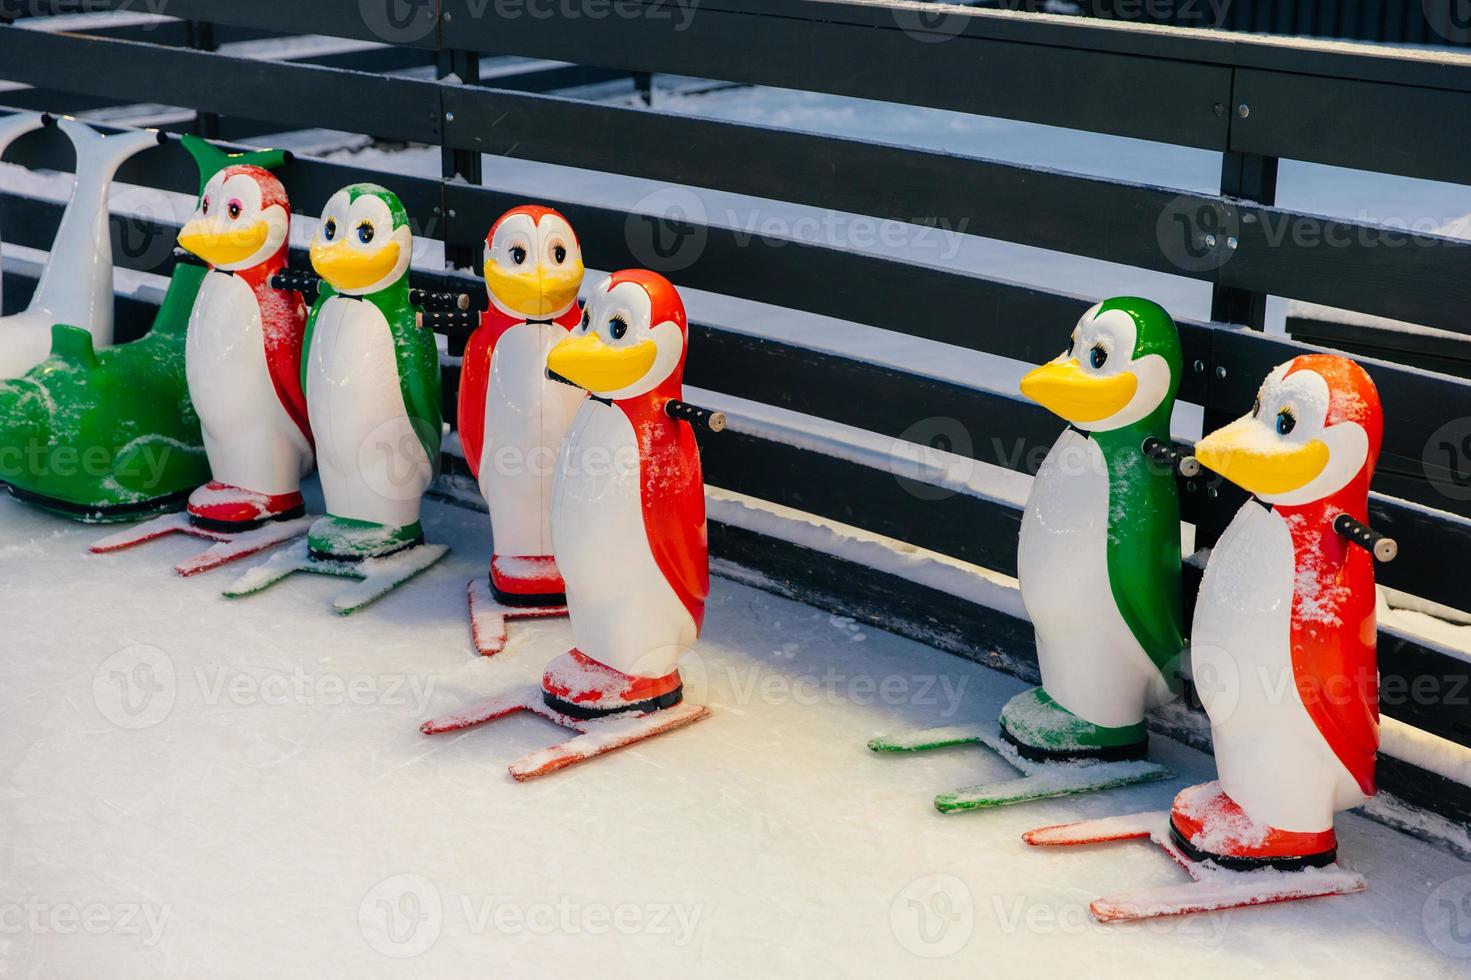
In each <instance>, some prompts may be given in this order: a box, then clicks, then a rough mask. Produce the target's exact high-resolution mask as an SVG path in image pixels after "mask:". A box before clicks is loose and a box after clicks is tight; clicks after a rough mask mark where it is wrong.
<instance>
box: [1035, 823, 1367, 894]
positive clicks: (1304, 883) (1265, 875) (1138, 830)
mask: <svg viewBox="0 0 1471 980" xmlns="http://www.w3.org/2000/svg"><path fill="white" fill-rule="evenodd" d="M1146 837H1147V838H1149V839H1150V840H1151V841H1152V842H1153V843H1154V844H1155V845H1157V846H1158V847H1159V848H1160V849H1161V850H1163V851H1164V852H1165V853H1166V854H1167V855H1169V857H1170V858H1171V860H1173V861H1174V862H1175V863H1176V864H1178V865H1179V866H1180V867H1181V868H1184V869H1185V872H1186V873H1187V874H1189V875H1190V878H1191V880H1190V881H1188V882H1182V883H1180V884H1176V885H1162V886H1160V887H1158V888H1148V889H1144V890H1141V891H1136V892H1124V893H1121V894H1118V895H1110V896H1106V897H1104V898H1100V899H1098V900H1096V901H1094V902H1093V903H1092V904H1091V905H1089V907H1088V908H1089V910H1090V911H1091V912H1092V913H1093V917H1094V918H1095V919H1097V920H1098V921H1099V922H1132V921H1138V920H1141V919H1156V918H1161V917H1163V916H1171V915H1189V914H1191V913H1194V912H1215V911H1220V910H1222V909H1234V908H1246V907H1249V906H1252V905H1271V904H1275V903H1277V902H1292V901H1297V900H1299V899H1304V898H1321V897H1325V896H1328V895H1347V894H1351V893H1353V892H1358V891H1363V890H1364V887H1365V883H1364V878H1363V876H1362V875H1360V874H1358V872H1355V871H1349V870H1348V869H1346V868H1342V867H1339V866H1338V865H1331V866H1329V867H1326V868H1304V869H1302V870H1301V871H1279V870H1276V869H1274V868H1263V869H1261V870H1258V871H1230V870H1227V869H1225V868H1222V867H1220V866H1219V865H1217V864H1215V863H1214V862H1212V861H1193V860H1191V859H1190V858H1189V857H1187V856H1186V855H1185V854H1184V853H1183V852H1182V851H1181V850H1180V849H1179V848H1178V847H1176V846H1175V844H1174V842H1173V841H1172V840H1171V839H1170V815H1169V813H1168V811H1164V810H1157V811H1151V812H1148V813H1130V814H1125V815H1122V816H1117V817H1105V818H1103V819H1099V820H1084V821H1082V822H1080V823H1073V824H1059V825H1056V826H1052V827H1039V828H1037V829H1035V830H1029V831H1027V833H1025V834H1023V835H1022V839H1023V840H1025V841H1026V842H1027V843H1028V844H1033V845H1037V846H1043V847H1048V846H1050V847H1069V846H1077V845H1083V844H1101V843H1109V842H1113V841H1122V840H1138V839H1142V838H1146Z"/></svg>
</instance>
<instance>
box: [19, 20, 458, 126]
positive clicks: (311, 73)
mask: <svg viewBox="0 0 1471 980" xmlns="http://www.w3.org/2000/svg"><path fill="white" fill-rule="evenodd" d="M140 64H146V65H147V66H148V71H146V72H142V71H139V70H138V66H139V65H140ZM0 71H3V73H4V76H5V78H6V79H7V80H9V81H17V82H25V83H28V84H31V85H39V86H44V87H46V88H51V89H61V90H64V91H68V92H78V93H82V94H84V95H96V96H105V97H107V98H116V99H120V100H124V101H129V102H162V103H164V104H169V102H170V98H171V97H172V98H173V99H179V98H181V96H182V95H184V94H187V96H188V98H187V100H186V101H188V102H190V103H191V106H190V107H191V108H194V109H198V110H199V111H201V112H217V113H221V114H224V115H234V116H242V117H244V118H247V119H267V120H273V121H276V122H279V123H280V128H281V129H291V128H293V127H299V128H311V127H317V126H334V127H337V120H338V119H341V120H342V124H341V126H340V127H337V128H347V129H351V130H352V131H354V132H360V133H366V134H368V135H370V136H379V137H383V138H386V139H402V140H414V141H418V142H424V143H435V142H438V141H439V94H438V93H439V86H438V85H436V84H435V83H433V82H430V81H416V80H412V79H405V78H393V77H386V76H383V75H376V74H370V73H368V72H355V71H346V70H344V69H337V68H323V67H318V66H315V65H299V64H288V63H284V62H276V61H263V60H259V59H255V58H234V57H228V56H226V55H222V54H217V53H211V52H206V51H192V50H187V49H182V48H170V47H166V46H163V45H156V44H142V43H139V42H136V41H114V40H109V39H105V38H93V37H87V36H85V35H79V34H47V33H43V32H40V31H28V30H23V29H21V28H18V27H0ZM181 85H182V86H187V88H186V89H185V91H183V92H181V90H180V86H181Z"/></svg>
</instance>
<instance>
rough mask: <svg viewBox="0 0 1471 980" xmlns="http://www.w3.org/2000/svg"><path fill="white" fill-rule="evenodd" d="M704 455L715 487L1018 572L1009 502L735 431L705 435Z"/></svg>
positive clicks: (1016, 527)
mask: <svg viewBox="0 0 1471 980" xmlns="http://www.w3.org/2000/svg"><path fill="white" fill-rule="evenodd" d="M700 456H701V460H702V463H703V466H704V473H705V482H706V483H709V484H711V485H713V486H718V487H723V488H725V489H727V490H732V491H735V492H737V493H744V494H749V495H750V496H753V497H759V498H761V499H762V500H769V501H771V502H773V503H778V504H782V505H783V506H786V507H792V508H794V509H796V510H801V511H806V512H807V513H809V514H816V515H817V516H819V517H826V518H828V519H829V520H834V521H839V522H841V523H843V524H849V525H852V526H854V527H858V528H862V529H863V530H865V531H872V532H873V533H875V534H882V535H886V536H888V537H892V538H895V539H896V540H900V541H908V542H909V543H911V544H914V545H918V546H919V547H921V548H928V549H929V550H931V551H938V552H940V553H941V554H946V555H950V556H951V557H953V558H959V559H961V560H962V561H969V562H974V563H976V564H978V565H983V566H985V567H987V568H993V569H995V570H996V571H999V572H1001V573H1003V574H1006V575H1014V574H1016V538H1017V534H1018V533H1019V531H1020V528H1021V511H1020V510H1018V509H1016V508H1014V507H1012V506H1010V505H1008V504H1005V503H1000V502H997V501H994V500H987V499H985V498H983V497H977V496H972V495H970V494H962V493H937V492H933V488H925V487H922V486H920V485H917V484H914V483H910V482H907V481H905V480H902V479H900V478H898V477H896V476H894V475H893V474H891V473H885V472H883V471H880V470H875V469H873V468H871V467H868V466H864V465H863V464H861V463H855V462H851V461H849V460H845V459H840V458H838V457H835V456H827V455H824V454H822V453H817V452H813V451H811V450H806V449H802V448H800V447H797V446H790V445H787V444H785V443H780V442H772V441H770V440H767V439H762V438H760V437H758V436H753V435H748V434H746V433H743V432H737V431H733V430H730V429H727V430H726V431H725V432H722V433H720V434H718V435H709V434H702V435H701V436H700ZM921 494H922V496H921Z"/></svg>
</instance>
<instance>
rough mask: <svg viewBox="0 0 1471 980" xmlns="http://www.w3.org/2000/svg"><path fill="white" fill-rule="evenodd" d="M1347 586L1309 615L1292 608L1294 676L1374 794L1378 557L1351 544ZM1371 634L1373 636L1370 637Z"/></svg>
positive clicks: (1324, 729)
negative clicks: (1376, 568) (1371, 555)
mask: <svg viewBox="0 0 1471 980" xmlns="http://www.w3.org/2000/svg"><path fill="white" fill-rule="evenodd" d="M1346 550H1347V552H1348V554H1347V562H1348V564H1347V566H1346V568H1345V570H1344V575H1343V578H1342V579H1340V583H1341V587H1340V588H1338V589H1335V590H1333V591H1332V592H1331V593H1330V594H1329V596H1327V597H1326V598H1329V599H1330V600H1331V599H1333V598H1338V599H1340V600H1341V601H1339V602H1331V601H1330V602H1327V603H1324V602H1323V601H1322V600H1323V598H1325V597H1321V596H1320V597H1319V598H1318V600H1316V601H1315V602H1314V604H1313V612H1312V614H1311V615H1306V614H1305V613H1304V610H1303V608H1302V603H1301V602H1300V601H1299V599H1298V597H1297V596H1296V595H1294V597H1293V609H1292V673H1293V679H1294V681H1295V683H1296V685H1297V691H1298V696H1299V697H1300V698H1301V699H1302V703H1303V706H1304V707H1305V708H1307V711H1308V715H1309V717H1311V718H1312V719H1313V724H1314V725H1315V726H1317V729H1318V731H1319V732H1321V733H1322V735H1323V739H1324V741H1326V742H1327V743H1328V746H1329V748H1331V749H1332V750H1333V754H1334V755H1335V756H1337V757H1338V761H1339V762H1341V763H1343V767H1344V768H1345V769H1347V770H1348V771H1349V774H1350V775H1351V776H1353V778H1354V781H1355V782H1357V783H1358V784H1359V789H1360V790H1361V791H1363V793H1364V795H1366V796H1373V795H1374V792H1375V765H1376V762H1377V757H1378V751H1379V671H1378V663H1379V661H1378V651H1377V649H1376V634H1375V615H1374V570H1373V568H1372V565H1373V559H1372V558H1370V557H1369V554H1368V552H1365V551H1362V550H1360V549H1357V548H1347V549H1346ZM1366 637H1367V640H1366V639H1365V638H1366Z"/></svg>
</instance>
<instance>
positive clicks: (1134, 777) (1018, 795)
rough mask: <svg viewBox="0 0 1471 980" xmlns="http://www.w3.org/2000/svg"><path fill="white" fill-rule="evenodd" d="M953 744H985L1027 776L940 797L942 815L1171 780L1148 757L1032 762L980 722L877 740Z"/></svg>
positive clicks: (885, 746)
mask: <svg viewBox="0 0 1471 980" xmlns="http://www.w3.org/2000/svg"><path fill="white" fill-rule="evenodd" d="M952 745H983V746H985V747H986V748H988V749H990V750H991V751H993V752H995V753H996V754H997V755H999V756H1001V758H1002V760H1003V761H1005V762H1006V763H1007V765H1009V766H1011V767H1012V768H1013V769H1016V770H1017V771H1018V772H1020V773H1021V774H1022V775H1021V776H1020V777H1019V778H1017V779H1003V780H998V781H996V782H991V783H981V784H979V785H976V786H966V787H962V788H961V789H957V790H955V791H953V792H950V793H941V794H940V795H939V796H937V797H935V809H937V810H939V811H940V812H941V813H964V812H966V811H968V810H982V809H989V808H991V807H998V806H1009V805H1011V804H1013V803H1028V802H1031V801H1033V800H1047V799H1053V798H1056V797H1059V796H1073V795H1075V794H1078V793H1092V792H1097V791H1100V790H1106V789H1116V788H1118V787H1120V786H1132V785H1134V784H1135V783H1148V782H1154V781H1155V780H1160V779H1168V778H1169V777H1170V776H1171V775H1173V773H1171V772H1170V771H1169V770H1168V769H1166V768H1165V767H1164V766H1161V765H1157V764H1156V763H1153V762H1149V761H1147V760H1144V759H1137V760H1131V761H1127V762H1033V761H1032V760H1030V759H1026V758H1023V757H1022V756H1021V754H1020V753H1018V752H1017V751H1016V748H1015V747H1014V746H1012V745H1011V744H1010V743H1008V742H1007V741H1005V740H1004V739H1002V738H1001V737H1000V736H999V735H997V734H994V733H993V732H991V731H989V730H987V729H985V728H982V727H980V726H977V725H950V726H947V727H943V728H929V729H924V730H921V731H916V732H906V733H903V734H899V735H885V736H881V737H879V738H875V739H873V740H872V741H870V742H869V743H868V747H869V748H870V749H872V750H873V751H875V752H922V751H925V750H927V749H937V748H944V747H947V746H952Z"/></svg>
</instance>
